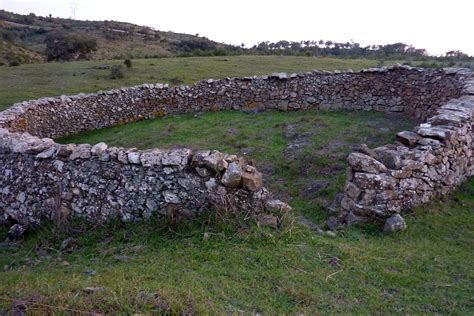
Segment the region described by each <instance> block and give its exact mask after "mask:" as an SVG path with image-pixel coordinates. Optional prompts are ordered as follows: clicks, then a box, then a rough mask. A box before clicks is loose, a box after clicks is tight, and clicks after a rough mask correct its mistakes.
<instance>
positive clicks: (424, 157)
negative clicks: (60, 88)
mask: <svg viewBox="0 0 474 316" xmlns="http://www.w3.org/2000/svg"><path fill="white" fill-rule="evenodd" d="M471 85H472V74H471V73H470V72H469V71H466V70H421V69H414V68H410V67H400V66H396V67H391V68H381V69H368V70H364V71H360V72H352V71H349V72H343V73H341V72H335V73H321V72H311V73H304V74H291V75H288V74H284V73H278V74H273V75H271V76H264V77H245V78H227V79H224V80H212V79H209V80H206V81H202V82H199V83H197V84H196V85H193V86H176V87H168V86H167V85H162V84H156V85H153V84H146V85H142V86H137V87H129V88H122V89H115V90H111V91H107V92H98V93H94V94H80V95H76V96H61V97H59V98H44V99H40V100H35V101H27V102H23V103H20V104H17V105H15V106H13V107H12V108H10V109H8V110H7V111H4V112H2V113H1V116H0V126H1V127H3V128H4V130H3V132H2V134H0V135H2V137H3V142H2V147H3V148H4V149H5V150H3V151H2V154H1V155H2V157H1V159H2V160H3V162H4V164H3V167H2V171H3V183H4V187H3V189H2V190H3V191H2V192H3V195H2V201H1V202H0V203H2V204H0V207H2V210H3V212H4V216H3V217H4V218H6V217H9V218H14V219H15V220H16V221H18V222H24V223H30V222H39V221H41V218H45V217H51V214H52V212H53V209H56V210H63V211H64V213H68V214H69V213H74V214H77V215H82V216H85V217H86V218H90V219H92V218H94V217H100V218H107V217H109V216H119V217H121V218H122V219H123V220H134V219H140V218H144V217H147V216H149V215H150V214H151V213H154V212H157V213H160V214H167V213H170V212H178V213H180V214H184V215H189V214H193V213H196V212H197V213H199V212H200V211H202V210H204V209H206V208H209V201H211V200H212V199H213V196H223V195H225V196H228V197H230V198H231V199H232V200H233V201H234V204H235V205H238V206H239V207H241V208H243V209H266V208H267V209H273V210H275V209H278V210H281V209H282V208H285V209H287V206H286V205H285V204H284V203H282V202H280V201H278V200H274V199H273V198H271V194H270V193H269V192H268V191H267V190H266V189H265V188H264V187H262V175H261V173H260V172H259V171H258V170H256V169H255V167H254V166H253V164H252V162H248V161H246V160H245V159H244V158H243V157H237V156H235V155H226V154H223V153H221V152H216V151H206V150H205V151H201V152H197V151H195V150H189V149H176V150H159V149H149V150H145V151H140V150H137V149H134V148H120V147H109V146H107V145H106V144H104V143H99V144H97V145H95V146H91V145H77V146H76V145H61V144H57V143H55V142H53V141H51V140H50V139H45V138H42V139H40V138H39V137H54V138H56V137H61V136H67V135H71V134H77V133H80V132H84V131H88V130H94V129H100V128H104V127H109V126H115V125H121V124H125V123H129V122H133V121H138V120H143V119H149V118H155V117H163V116H167V115H170V114H183V113H193V114H199V113H204V112H215V111H222V110H236V111H245V112H252V113H257V112H260V111H263V110H278V111H282V112H284V113H286V112H287V111H295V110H324V109H329V110H341V109H343V110H350V111H352V110H354V111H374V112H383V113H394V112H397V113H398V112H401V113H405V114H406V115H411V116H413V117H416V118H418V119H420V120H423V121H427V123H424V124H422V125H420V126H419V127H417V128H416V129H415V130H414V131H413V132H402V133H399V134H398V135H397V142H396V143H394V144H392V145H387V146H381V147H378V148H376V149H375V150H371V149H369V148H367V147H363V148H359V149H357V152H354V153H351V154H350V155H349V158H348V162H349V171H348V177H347V182H346V185H345V190H344V193H343V194H342V196H341V200H340V201H339V202H340V204H338V205H339V207H337V210H335V211H334V215H337V216H336V217H337V220H336V221H337V223H351V222H358V221H367V220H370V219H374V218H383V219H387V218H391V217H393V215H396V214H398V213H400V212H401V211H403V210H404V209H406V208H409V207H412V206H414V205H417V204H420V203H423V202H427V201H429V200H430V199H431V198H433V197H435V196H438V195H440V194H445V193H447V192H449V191H450V190H452V189H453V188H454V187H455V186H456V185H457V184H458V183H460V182H461V181H462V180H464V179H465V178H466V177H467V176H470V175H472V174H473V170H474V168H473V159H472V116H473V107H474V105H473V101H472V93H471V90H470V89H471ZM31 135H34V136H31ZM14 175H15V176H14ZM5 184H7V185H6V186H5ZM58 196H59V197H58ZM45 209H47V210H49V211H46V212H45V211H44V210H45Z"/></svg>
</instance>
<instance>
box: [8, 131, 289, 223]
mask: <svg viewBox="0 0 474 316" xmlns="http://www.w3.org/2000/svg"><path fill="white" fill-rule="evenodd" d="M226 170H229V171H226ZM0 175H1V185H0V197H1V199H0V210H1V215H2V219H3V220H4V221H6V222H9V223H10V224H14V223H19V224H21V225H25V226H28V225H36V224H40V223H41V221H43V220H48V219H54V218H64V217H68V216H70V215H74V216H79V217H84V218H86V219H88V220H90V221H94V222H100V221H104V220H106V219H108V218H112V217H114V218H117V217H118V218H120V219H122V220H123V221H130V220H141V219H146V218H148V217H149V216H151V215H158V216H162V215H171V216H173V217H180V218H181V217H183V218H192V217H195V216H196V215H198V214H200V213H201V212H204V211H209V210H211V208H212V207H213V206H216V205H217V206H226V205H227V206H229V207H232V206H239V208H240V210H241V211H249V212H250V211H259V210H265V209H266V210H271V211H277V210H278V209H279V208H286V207H287V206H286V205H284V204H283V203H280V202H279V201H275V200H271V199H270V196H269V194H268V192H267V190H266V189H265V188H263V187H262V180H261V175H260V173H259V172H258V171H257V170H255V168H254V167H252V166H248V165H246V164H245V162H244V161H243V160H242V159H239V158H238V157H236V156H231V155H224V154H222V153H220V152H217V151H213V152H210V151H202V152H197V153H192V152H191V151H190V150H188V149H179V150H171V151H161V150H158V149H153V150H147V151H138V150H135V149H124V148H113V147H112V148H109V147H107V145H106V144H104V143H99V144H97V145H95V146H91V145H78V146H76V145H61V144H56V143H54V142H53V141H52V140H50V139H40V138H37V137H34V136H31V135H29V134H27V133H10V132H9V131H7V130H6V129H0Z"/></svg>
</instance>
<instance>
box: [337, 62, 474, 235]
mask: <svg viewBox="0 0 474 316" xmlns="http://www.w3.org/2000/svg"><path fill="white" fill-rule="evenodd" d="M450 71H451V72H455V71H456V70H450ZM457 78H458V79H459V80H460V82H461V83H462V90H461V96H460V97H459V98H455V99H451V100H450V101H449V102H447V103H445V104H443V105H442V106H440V107H438V108H437V109H436V110H435V111H434V114H433V115H432V116H430V117H429V118H428V119H427V121H426V123H423V124H421V125H420V126H418V127H416V128H415V129H414V131H403V132H400V133H398V134H397V136H396V143H394V144H390V145H385V146H381V147H378V148H375V149H373V150H370V149H368V148H366V149H363V150H361V152H355V153H351V154H350V155H349V156H348V162H349V165H350V168H349V172H348V179H347V182H346V186H345V191H344V198H343V199H342V202H341V207H342V210H343V211H342V212H341V214H340V218H339V220H342V221H343V222H346V223H348V224H351V223H354V222H364V221H371V220H384V221H385V229H386V230H397V229H401V228H403V227H404V226H405V223H404V221H403V218H402V217H401V216H400V213H401V212H402V211H404V210H407V209H410V208H412V207H414V206H416V205H420V204H422V203H426V202H428V201H430V200H431V199H433V198H435V197H439V196H442V195H445V194H446V193H448V192H450V191H452V190H453V189H454V188H456V186H457V185H458V184H460V183H461V182H462V181H464V180H466V179H467V178H468V177H470V176H473V175H474V140H473V137H474V133H473V130H474V73H472V72H469V71H467V70H459V71H457ZM387 219H388V220H387Z"/></svg>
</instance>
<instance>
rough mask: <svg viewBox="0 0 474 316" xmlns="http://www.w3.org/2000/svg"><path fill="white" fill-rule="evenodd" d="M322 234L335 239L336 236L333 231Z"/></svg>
mask: <svg viewBox="0 0 474 316" xmlns="http://www.w3.org/2000/svg"><path fill="white" fill-rule="evenodd" d="M324 233H325V234H326V235H327V236H329V237H336V236H337V233H336V232H335V231H332V230H326V231H325V232H324Z"/></svg>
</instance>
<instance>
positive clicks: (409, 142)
mask: <svg viewBox="0 0 474 316" xmlns="http://www.w3.org/2000/svg"><path fill="white" fill-rule="evenodd" d="M420 138H421V137H420V135H418V134H417V133H414V132H409V131H403V132H400V133H398V134H397V136H396V139H397V141H399V142H400V143H402V144H403V145H406V146H408V147H415V146H416V144H417V143H418V140H419V139H420Z"/></svg>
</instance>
